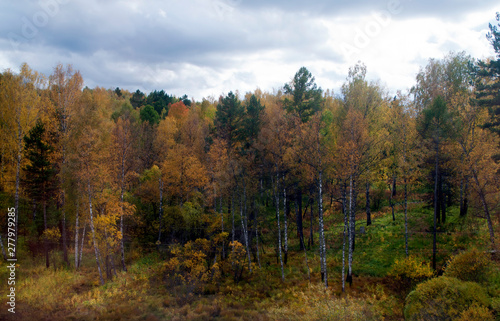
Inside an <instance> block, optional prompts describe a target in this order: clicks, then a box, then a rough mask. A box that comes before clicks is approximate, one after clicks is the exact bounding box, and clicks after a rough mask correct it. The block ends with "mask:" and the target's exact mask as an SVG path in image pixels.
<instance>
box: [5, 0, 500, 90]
mask: <svg viewBox="0 0 500 321" xmlns="http://www.w3.org/2000/svg"><path fill="white" fill-rule="evenodd" d="M497 11H500V3H499V1H498V0H491V1H490V0H476V1H468V0H453V1H452V0H445V1H436V0H434V1H429V0H423V1H417V0H371V1H369V0H362V1H348V0H340V1H326V0H312V1H299V0H286V1H285V0H279V1H271V0H266V1H264V0H256V1H255V0H252V1H251V0H183V1H182V0H147V1H142V0H135V1H126V0H121V1H120V0H100V1H99V0H86V1H79V0H41V1H30V0H1V2H0V70H2V71H3V70H4V69H6V68H10V69H12V70H15V71H18V70H19V67H20V65H21V64H22V63H23V62H27V63H28V64H29V65H30V67H31V68H33V69H35V70H37V71H40V72H42V73H44V74H46V75H49V74H51V73H52V70H53V67H54V66H55V65H56V64H58V63H63V64H72V65H73V67H74V68H75V69H78V70H80V71H81V73H82V75H83V78H84V80H85V85H87V86H89V87H91V88H92V87H95V86H101V87H105V88H115V87H120V88H124V89H128V90H130V91H135V90H136V89H140V90H142V91H144V92H146V93H148V92H150V91H152V90H155V89H158V90H160V89H164V90H165V91H166V92H167V93H169V94H173V95H176V96H181V95H183V94H187V95H188V96H189V97H193V98H195V99H196V100H201V99H202V98H203V97H208V96H213V97H218V96H219V95H221V94H227V93H228V92H229V91H231V90H232V91H235V90H239V91H240V93H245V92H247V91H253V90H255V89H256V88H257V87H259V88H261V89H262V90H265V91H272V90H273V89H278V88H280V87H282V86H283V84H284V83H286V82H289V81H290V80H291V78H292V77H293V75H294V74H295V72H296V71H297V70H298V69H299V68H300V67H301V66H305V67H307V68H308V69H309V70H310V71H311V72H312V74H313V75H314V76H315V77H316V83H317V84H318V85H319V86H320V87H322V88H323V89H333V90H334V92H335V93H338V90H339V88H340V86H341V85H342V83H343V82H344V81H345V78H346V75H347V72H348V69H349V67H350V66H353V65H354V64H355V63H356V62H357V61H362V62H363V63H364V64H365V65H366V66H367V69H368V74H367V77H368V78H369V79H370V80H380V82H381V83H382V84H383V85H385V86H386V88H387V90H388V91H390V92H395V91H396V90H398V89H400V90H406V89H408V88H409V87H411V86H412V85H413V84H414V79H415V75H416V73H417V72H418V70H419V68H420V67H422V66H425V64H426V63H427V61H428V59H429V58H443V57H444V56H445V55H446V54H447V53H449V52H450V51H462V50H464V51H466V52H467V53H468V54H470V55H472V56H473V57H475V58H487V57H491V56H494V52H493V49H492V47H491V45H490V44H489V42H488V41H487V39H486V37H485V34H486V33H487V31H488V23H495V19H494V18H495V13H496V12H497Z"/></svg>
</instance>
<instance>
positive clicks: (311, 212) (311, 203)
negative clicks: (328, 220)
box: [309, 198, 314, 249]
mask: <svg viewBox="0 0 500 321" xmlns="http://www.w3.org/2000/svg"><path fill="white" fill-rule="evenodd" d="M309 204H310V205H311V209H310V210H309V213H310V214H309V219H310V221H311V222H310V226H309V249H311V248H312V247H313V246H314V234H313V204H314V199H313V198H310V199H309Z"/></svg>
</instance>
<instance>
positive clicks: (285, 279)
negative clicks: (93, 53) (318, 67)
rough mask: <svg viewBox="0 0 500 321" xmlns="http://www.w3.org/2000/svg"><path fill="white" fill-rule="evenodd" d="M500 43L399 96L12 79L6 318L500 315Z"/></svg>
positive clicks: (3, 113) (1, 201)
mask: <svg viewBox="0 0 500 321" xmlns="http://www.w3.org/2000/svg"><path fill="white" fill-rule="evenodd" d="M496 20H497V21H500V15H499V14H498V13H497V15H496ZM499 26H500V24H499ZM486 36H487V37H488V39H489V41H490V42H491V45H492V46H493V48H494V50H495V53H496V57H492V58H489V59H485V60H479V59H476V58H473V57H471V56H470V55H468V54H467V53H466V52H450V53H449V54H447V55H446V56H444V57H442V58H439V59H437V58H431V59H429V60H428V61H427V64H426V65H425V66H422V67H421V68H420V71H419V72H418V74H417V75H416V78H415V84H414V86H413V87H412V88H411V89H409V90H408V91H406V92H404V91H398V92H397V93H396V94H389V92H388V91H387V90H386V89H385V88H384V86H383V85H381V81H383V80H379V81H370V80H368V79H367V77H366V74H367V66H365V65H364V64H363V63H362V62H359V63H358V64H356V65H354V66H352V67H351V68H349V70H348V72H347V76H346V78H345V82H344V83H343V85H342V87H341V89H340V91H339V92H333V91H332V90H323V89H322V88H321V87H320V86H319V84H317V83H316V81H315V78H314V75H313V74H312V73H311V72H310V71H309V70H308V69H307V68H306V67H302V68H300V69H299V70H298V71H297V72H296V73H295V75H290V76H292V77H291V78H290V80H288V81H287V80H286V79H284V81H283V87H281V88H278V89H275V90H273V91H272V92H266V91H262V90H261V89H259V88H257V89H255V91H253V92H247V93H244V94H243V93H240V92H238V91H237V90H235V91H233V92H229V93H227V94H226V93H224V94H221V95H220V97H218V98H214V97H206V98H203V99H202V100H201V101H195V100H194V99H192V98H190V97H189V96H188V95H187V94H186V95H184V96H181V97H176V96H175V95H171V94H170V95H169V94H168V93H166V92H165V91H164V90H154V91H152V92H150V93H143V92H141V91H140V90H137V91H135V92H130V91H127V90H125V89H120V88H118V87H116V88H115V89H106V88H100V87H95V88H88V87H84V79H83V76H82V75H81V74H80V72H79V71H78V70H76V69H74V68H73V66H71V65H62V64H59V65H57V66H55V67H54V68H53V73H52V74H51V75H48V76H47V75H43V74H41V73H38V72H37V71H35V70H32V69H31V68H30V67H29V65H28V64H23V65H22V66H21V67H20V70H19V72H14V71H12V70H5V71H3V72H2V73H1V74H0V141H1V150H0V205H1V209H2V210H1V212H0V213H1V214H0V226H1V230H0V245H1V250H2V256H3V259H4V260H3V262H2V269H1V271H0V280H1V281H0V282H4V283H2V284H5V286H4V285H2V287H1V289H0V294H1V296H2V297H3V298H4V300H5V302H2V305H3V306H4V308H3V309H2V310H1V311H0V318H2V319H9V320H10V319H12V320H14V319H19V320H35V319H36V320H122V319H123V320H129V319H130V320H212V319H215V320H384V319H386V320H402V319H405V320H498V319H499V318H500V273H499V272H500V270H499V267H500V256H499V254H498V241H497V237H498V234H499V232H500V207H499V205H500V166H499V165H500V136H499V135H500V31H499V30H498V28H497V26H495V25H490V32H489V33H488V34H487V35H486ZM13 260H15V268H16V278H15V285H16V287H15V289H16V290H15V314H14V313H12V312H13V311H14V310H13V311H8V310H7V308H9V306H8V305H6V304H5V303H7V302H8V301H7V300H8V294H9V293H11V291H13V290H12V288H10V283H9V286H7V282H8V280H9V269H8V268H7V267H8V266H10V265H8V264H7V263H9V264H10V262H12V261H13Z"/></svg>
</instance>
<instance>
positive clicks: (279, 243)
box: [275, 164, 285, 282]
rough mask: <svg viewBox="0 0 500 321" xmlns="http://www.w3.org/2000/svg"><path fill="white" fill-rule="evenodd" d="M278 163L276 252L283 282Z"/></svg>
mask: <svg viewBox="0 0 500 321" xmlns="http://www.w3.org/2000/svg"><path fill="white" fill-rule="evenodd" d="M277 169H278V165H277V164H276V193H275V198H276V219H277V221H278V253H279V259H280V266H281V280H282V281H283V282H284V281H285V270H284V268H283V256H282V254H281V225H280V197H279V181H280V176H279V172H278V170H277Z"/></svg>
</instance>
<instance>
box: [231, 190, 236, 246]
mask: <svg viewBox="0 0 500 321" xmlns="http://www.w3.org/2000/svg"><path fill="white" fill-rule="evenodd" d="M231 223H232V226H231V241H232V246H231V253H234V240H235V238H234V192H232V193H231Z"/></svg>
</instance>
